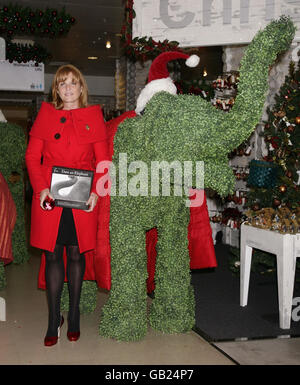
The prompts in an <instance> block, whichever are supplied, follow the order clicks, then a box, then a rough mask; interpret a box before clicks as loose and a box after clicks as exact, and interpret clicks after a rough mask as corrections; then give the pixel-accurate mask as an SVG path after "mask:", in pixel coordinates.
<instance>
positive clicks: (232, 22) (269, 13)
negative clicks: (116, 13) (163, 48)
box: [132, 0, 300, 47]
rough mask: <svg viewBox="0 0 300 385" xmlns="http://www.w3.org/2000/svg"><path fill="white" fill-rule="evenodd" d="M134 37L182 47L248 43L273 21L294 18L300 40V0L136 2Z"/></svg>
mask: <svg viewBox="0 0 300 385" xmlns="http://www.w3.org/2000/svg"><path fill="white" fill-rule="evenodd" d="M134 10H135V12H136V17H135V18H134V19H133V28H132V35H133V37H143V36H147V37H150V36H151V37H152V38H153V39H154V40H156V41H159V40H160V41H163V40H165V39H168V40H170V41H172V40H175V41H178V42H179V43H180V46H181V47H197V46H213V45H232V44H247V43H249V42H250V41H251V40H252V38H253V36H254V35H255V33H256V32H257V31H258V30H259V29H261V28H263V27H265V26H266V25H267V24H268V23H269V22H270V21H271V20H272V19H277V18H279V17H280V16H281V15H287V16H290V17H291V19H292V20H293V22H294V24H295V25H296V26H297V28H298V30H297V32H296V37H295V41H300V0H147V1H145V0H135V1H134Z"/></svg>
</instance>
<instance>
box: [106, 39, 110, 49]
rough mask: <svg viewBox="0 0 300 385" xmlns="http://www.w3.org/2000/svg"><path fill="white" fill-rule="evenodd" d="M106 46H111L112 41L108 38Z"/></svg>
mask: <svg viewBox="0 0 300 385" xmlns="http://www.w3.org/2000/svg"><path fill="white" fill-rule="evenodd" d="M106 48H111V43H110V41H109V40H107V42H106Z"/></svg>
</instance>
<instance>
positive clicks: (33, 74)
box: [0, 60, 45, 92]
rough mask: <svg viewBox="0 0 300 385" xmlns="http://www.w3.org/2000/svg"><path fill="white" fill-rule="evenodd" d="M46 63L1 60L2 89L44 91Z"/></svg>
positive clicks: (0, 78)
mask: <svg viewBox="0 0 300 385" xmlns="http://www.w3.org/2000/svg"><path fill="white" fill-rule="evenodd" d="M44 87H45V85H44V64H43V63H39V65H38V66H36V65H35V62H33V61H30V62H28V63H18V62H12V63H10V62H9V61H8V60H5V61H0V90H1V91H8V90H9V91H30V92H42V91H44Z"/></svg>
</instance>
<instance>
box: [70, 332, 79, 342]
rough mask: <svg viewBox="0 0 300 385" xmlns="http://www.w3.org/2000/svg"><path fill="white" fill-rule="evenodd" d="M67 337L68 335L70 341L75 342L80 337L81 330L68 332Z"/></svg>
mask: <svg viewBox="0 0 300 385" xmlns="http://www.w3.org/2000/svg"><path fill="white" fill-rule="evenodd" d="M67 337H68V339H69V341H71V342H75V341H77V340H78V339H79V337H80V332H67Z"/></svg>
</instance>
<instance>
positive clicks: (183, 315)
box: [150, 200, 195, 333]
mask: <svg viewBox="0 0 300 385" xmlns="http://www.w3.org/2000/svg"><path fill="white" fill-rule="evenodd" d="M168 203H169V202H168ZM168 211H169V212H168V213H166V215H165V216H164V217H163V219H162V220H161V223H160V225H159V226H158V242H157V259H156V269H155V298H154V300H153V302H152V304H151V308H150V325H151V327H152V328H153V329H156V330H159V331H162V332H164V333H182V332H187V331H189V330H190V329H191V328H192V327H193V326H194V324H195V300H194V290H193V287H192V285H191V277H190V258H189V251H188V234H187V231H188V230H187V229H188V221H189V213H188V211H187V209H186V207H183V206H182V203H181V202H180V201H179V202H178V201H175V200H172V201H171V203H170V205H168Z"/></svg>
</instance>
